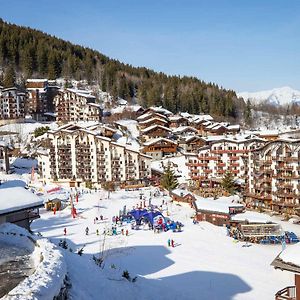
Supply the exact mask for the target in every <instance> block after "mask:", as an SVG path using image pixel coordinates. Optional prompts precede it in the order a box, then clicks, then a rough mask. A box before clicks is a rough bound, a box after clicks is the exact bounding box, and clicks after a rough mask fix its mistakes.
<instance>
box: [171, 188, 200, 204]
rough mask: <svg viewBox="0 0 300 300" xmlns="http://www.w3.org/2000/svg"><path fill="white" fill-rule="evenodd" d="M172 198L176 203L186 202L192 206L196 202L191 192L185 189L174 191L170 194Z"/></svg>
mask: <svg viewBox="0 0 300 300" xmlns="http://www.w3.org/2000/svg"><path fill="white" fill-rule="evenodd" d="M170 196H171V197H172V200H173V201H175V202H184V203H189V204H191V203H193V202H194V201H195V200H196V198H195V196H194V195H193V194H192V193H191V192H189V191H187V190H184V189H175V190H172V191H171V192H170Z"/></svg>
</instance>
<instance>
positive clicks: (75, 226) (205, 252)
mask: <svg viewBox="0 0 300 300" xmlns="http://www.w3.org/2000/svg"><path fill="white" fill-rule="evenodd" d="M149 193H150V190H149V189H148V190H147V189H145V190H144V191H143V194H144V196H145V197H146V199H149ZM106 196H107V194H106V193H105V192H99V193H94V194H85V195H84V196H83V197H81V198H79V203H76V204H75V206H76V209H77V212H79V217H78V218H76V219H72V218H71V216H70V208H66V209H65V210H64V211H59V212H57V213H56V215H53V213H51V212H45V211H44V212H42V215H41V219H39V220H37V221H35V222H34V223H33V224H32V228H33V230H34V231H35V232H41V233H42V235H43V236H44V237H48V238H49V239H50V240H51V241H52V242H54V243H56V244H57V243H58V242H59V240H60V239H64V238H66V241H67V243H68V245H69V247H70V248H72V250H73V252H75V251H76V250H77V249H79V248H81V247H82V246H85V248H84V254H83V256H81V257H80V256H79V255H77V254H74V253H71V252H69V251H68V250H65V259H66V261H67V267H68V271H69V275H70V279H71V282H72V288H71V295H72V296H73V299H120V297H121V298H122V299H224V300H229V299H251V300H252V299H266V300H267V299H274V294H275V293H276V291H278V290H279V289H281V288H283V287H285V286H288V285H291V284H293V276H292V274H289V273H287V272H281V271H278V270H274V268H273V267H271V266H270V263H271V262H272V260H273V259H274V258H275V257H276V256H277V254H278V253H279V252H280V251H281V246H278V245H272V246H270V245H268V246H267V245H266V246H261V245H252V246H251V247H243V245H244V243H235V242H233V240H232V239H231V238H229V237H227V236H226V230H225V229H224V228H220V227H216V226H214V225H212V224H209V223H206V222H202V223H199V225H193V223H192V220H191V219H190V216H191V215H192V214H193V210H192V209H190V208H188V207H182V206H177V205H175V204H170V203H169V204H168V210H169V212H170V214H171V215H170V218H172V219H174V220H175V221H177V220H178V221H181V222H182V223H184V224H185V226H184V228H183V232H181V233H173V232H167V233H159V234H154V233H153V232H152V231H149V230H147V229H145V230H138V231H136V230H131V229H130V226H129V225H127V227H124V228H128V229H129V236H128V237H126V236H123V235H121V234H119V235H117V236H113V237H110V236H109V237H108V236H106V238H105V242H103V240H104V235H102V232H103V230H104V229H105V228H110V226H111V225H110V221H111V217H112V216H113V215H117V214H118V213H119V210H122V209H123V206H124V205H126V206H127V208H128V209H131V208H132V206H134V205H136V204H137V203H139V202H140V200H139V196H140V192H139V191H131V192H125V191H119V192H114V193H112V195H111V199H106ZM162 198H163V197H162V196H161V197H157V198H153V199H152V203H154V204H155V203H156V204H158V205H160V204H161V202H162ZM101 199H102V200H101ZM167 199H168V197H165V201H166V200H167ZM164 208H165V209H166V207H164ZM100 215H103V216H104V217H105V218H107V219H106V220H105V221H103V222H102V223H101V222H98V223H97V224H94V221H93V220H94V218H95V217H98V218H99V216H100ZM281 223H282V225H283V227H284V229H285V230H291V231H294V232H296V233H297V234H299V233H300V226H299V225H294V224H291V223H288V222H281ZM87 226H88V227H89V229H90V233H89V235H85V228H86V227H87ZM64 228H66V229H67V235H66V237H64V233H63V230H64ZM96 229H99V232H100V235H99V236H98V235H96ZM118 230H119V231H120V230H121V228H119V229H118ZM168 238H172V239H174V240H175V246H176V247H175V248H169V247H168V246H167V240H168ZM103 245H104V246H103ZM104 248H105V250H106V252H105V255H104V257H105V266H104V269H101V268H99V267H98V266H96V265H95V263H94V262H93V260H92V255H93V254H96V255H97V254H99V252H100V251H102V250H103V249H104ZM112 265H113V268H111V266H112ZM123 270H128V271H129V273H130V274H131V275H132V276H138V279H137V281H136V282H134V283H132V282H128V281H126V280H125V279H122V277H121V274H122V272H123Z"/></svg>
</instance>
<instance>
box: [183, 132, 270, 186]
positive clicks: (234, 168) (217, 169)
mask: <svg viewBox="0 0 300 300" xmlns="http://www.w3.org/2000/svg"><path fill="white" fill-rule="evenodd" d="M202 140H203V141H204V140H206V146H203V147H202V148H200V149H199V150H198V151H197V153H185V157H186V165H187V166H188V168H189V176H190V178H191V180H192V181H194V182H198V184H199V185H200V186H202V187H207V186H210V187H213V186H214V185H218V184H219V183H220V181H221V179H222V177H223V176H224V174H225V173H226V172H227V171H229V172H231V173H232V174H233V176H234V177H235V178H240V179H245V178H246V177H247V175H248V156H249V151H250V150H252V149H256V148H258V147H260V146H261V145H262V144H264V143H265V141H264V140H262V139H259V138H257V137H251V136H245V137H244V136H235V137H230V138H228V137H227V138H226V137H222V136H220V137H215V139H213V138H202Z"/></svg>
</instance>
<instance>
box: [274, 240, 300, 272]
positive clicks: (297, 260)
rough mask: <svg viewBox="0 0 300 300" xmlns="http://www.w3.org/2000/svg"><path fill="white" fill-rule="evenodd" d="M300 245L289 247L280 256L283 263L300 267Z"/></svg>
mask: <svg viewBox="0 0 300 300" xmlns="http://www.w3.org/2000/svg"><path fill="white" fill-rule="evenodd" d="M299 253H300V243H297V244H295V245H291V246H289V247H287V248H286V249H285V250H284V251H282V252H281V253H280V254H279V257H278V258H280V259H281V260H282V261H283V262H285V263H289V264H293V265H296V266H298V267H300V255H299Z"/></svg>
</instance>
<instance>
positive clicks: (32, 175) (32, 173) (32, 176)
mask: <svg viewBox="0 0 300 300" xmlns="http://www.w3.org/2000/svg"><path fill="white" fill-rule="evenodd" d="M31 181H34V167H32V168H31Z"/></svg>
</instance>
